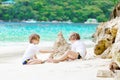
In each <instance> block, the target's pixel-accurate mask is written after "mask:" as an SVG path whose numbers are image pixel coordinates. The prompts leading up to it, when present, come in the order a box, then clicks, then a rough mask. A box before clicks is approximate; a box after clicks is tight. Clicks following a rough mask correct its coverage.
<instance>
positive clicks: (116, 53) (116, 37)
mask: <svg viewBox="0 0 120 80" xmlns="http://www.w3.org/2000/svg"><path fill="white" fill-rule="evenodd" d="M93 41H94V42H95V47H94V53H95V54H96V55H101V58H111V57H113V60H115V61H116V62H117V61H118V62H120V17H116V18H115V19H112V20H110V21H108V22H105V23H101V24H100V25H99V26H98V27H97V30H96V32H95V34H94V35H93ZM118 62H117V63H118Z"/></svg>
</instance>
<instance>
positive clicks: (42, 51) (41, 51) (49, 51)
mask: <svg viewBox="0 0 120 80" xmlns="http://www.w3.org/2000/svg"><path fill="white" fill-rule="evenodd" d="M40 53H54V51H53V50H40Z"/></svg>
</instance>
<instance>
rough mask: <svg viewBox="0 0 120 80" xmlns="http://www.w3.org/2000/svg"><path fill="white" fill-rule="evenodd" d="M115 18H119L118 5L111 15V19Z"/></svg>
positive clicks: (119, 10) (119, 4)
mask: <svg viewBox="0 0 120 80" xmlns="http://www.w3.org/2000/svg"><path fill="white" fill-rule="evenodd" d="M116 17H120V3H118V4H117V5H116V6H115V8H114V9H113V12H112V13H111V19H114V18H116Z"/></svg>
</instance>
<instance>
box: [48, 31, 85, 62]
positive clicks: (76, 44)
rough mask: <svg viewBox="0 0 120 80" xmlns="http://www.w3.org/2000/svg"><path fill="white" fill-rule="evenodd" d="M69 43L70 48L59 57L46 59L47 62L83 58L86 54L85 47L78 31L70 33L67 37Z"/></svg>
mask: <svg viewBox="0 0 120 80" xmlns="http://www.w3.org/2000/svg"><path fill="white" fill-rule="evenodd" d="M69 40H70V42H71V43H72V44H71V50H69V51H66V52H65V54H63V55H62V56H61V57H60V58H59V59H48V62H55V63H57V62H60V61H65V60H68V59H72V60H75V59H83V58H84V57H85V56H86V53H87V51H86V47H85V45H84V43H83V42H82V41H80V35H79V34H78V33H75V32H74V33H72V34H71V35H70V38H69Z"/></svg>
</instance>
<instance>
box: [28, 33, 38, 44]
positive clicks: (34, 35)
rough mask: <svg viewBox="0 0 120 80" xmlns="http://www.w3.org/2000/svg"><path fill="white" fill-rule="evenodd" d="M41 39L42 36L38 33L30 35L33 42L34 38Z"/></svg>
mask: <svg viewBox="0 0 120 80" xmlns="http://www.w3.org/2000/svg"><path fill="white" fill-rule="evenodd" d="M38 39H40V36H39V35H38V34H31V35H30V36H29V42H30V43H32V40H38Z"/></svg>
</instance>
